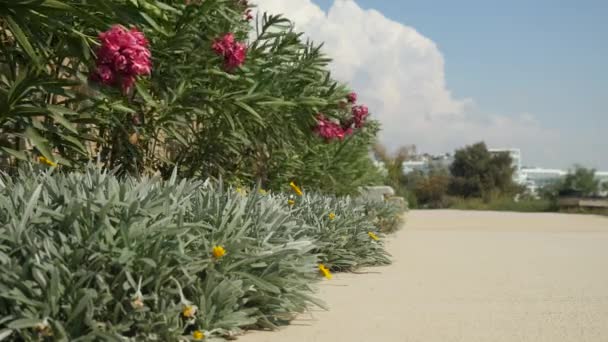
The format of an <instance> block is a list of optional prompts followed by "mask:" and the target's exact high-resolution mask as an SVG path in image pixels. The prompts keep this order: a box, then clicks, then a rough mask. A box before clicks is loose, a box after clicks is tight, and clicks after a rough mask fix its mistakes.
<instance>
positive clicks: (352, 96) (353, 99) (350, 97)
mask: <svg viewBox="0 0 608 342" xmlns="http://www.w3.org/2000/svg"><path fill="white" fill-rule="evenodd" d="M346 98H347V99H348V102H349V103H357V93H355V92H352V93H350V94H348V96H346Z"/></svg>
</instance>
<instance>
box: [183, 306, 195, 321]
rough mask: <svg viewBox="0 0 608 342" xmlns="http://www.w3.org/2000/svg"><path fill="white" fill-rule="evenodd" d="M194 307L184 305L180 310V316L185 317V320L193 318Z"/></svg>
mask: <svg viewBox="0 0 608 342" xmlns="http://www.w3.org/2000/svg"><path fill="white" fill-rule="evenodd" d="M196 310H197V308H196V306H194V305H184V308H183V309H182V316H184V317H186V318H193V317H194V315H196Z"/></svg>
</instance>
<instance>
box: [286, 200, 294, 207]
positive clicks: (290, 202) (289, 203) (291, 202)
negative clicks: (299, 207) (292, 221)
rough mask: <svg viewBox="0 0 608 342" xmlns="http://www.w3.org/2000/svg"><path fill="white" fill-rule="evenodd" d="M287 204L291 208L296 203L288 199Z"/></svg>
mask: <svg viewBox="0 0 608 342" xmlns="http://www.w3.org/2000/svg"><path fill="white" fill-rule="evenodd" d="M287 204H288V205H289V206H290V207H291V206H293V205H294V204H296V201H294V200H292V199H290V200H287Z"/></svg>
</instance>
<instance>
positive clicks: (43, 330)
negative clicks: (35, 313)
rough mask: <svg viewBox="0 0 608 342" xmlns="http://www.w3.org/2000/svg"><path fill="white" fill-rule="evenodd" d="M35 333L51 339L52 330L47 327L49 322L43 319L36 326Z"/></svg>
mask: <svg viewBox="0 0 608 342" xmlns="http://www.w3.org/2000/svg"><path fill="white" fill-rule="evenodd" d="M36 331H37V332H38V335H40V336H41V337H51V336H53V328H51V326H50V325H49V322H48V321H47V320H46V319H44V321H42V322H40V323H38V324H36Z"/></svg>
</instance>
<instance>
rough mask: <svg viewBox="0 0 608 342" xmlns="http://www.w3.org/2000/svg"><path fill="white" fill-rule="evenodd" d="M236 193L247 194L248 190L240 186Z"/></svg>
mask: <svg viewBox="0 0 608 342" xmlns="http://www.w3.org/2000/svg"><path fill="white" fill-rule="evenodd" d="M236 193H237V194H240V195H246V194H247V191H245V189H243V188H241V187H238V188H236Z"/></svg>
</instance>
